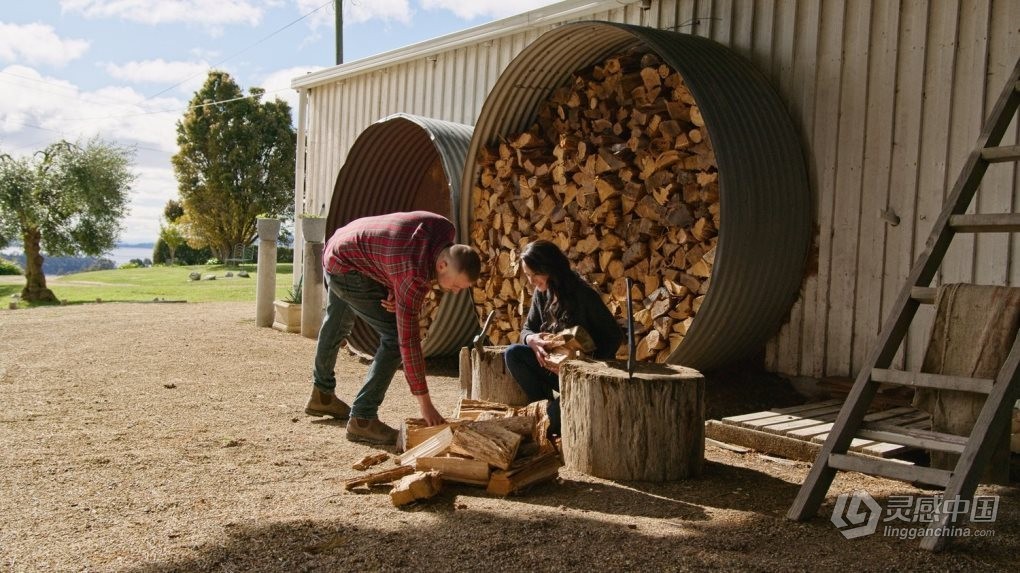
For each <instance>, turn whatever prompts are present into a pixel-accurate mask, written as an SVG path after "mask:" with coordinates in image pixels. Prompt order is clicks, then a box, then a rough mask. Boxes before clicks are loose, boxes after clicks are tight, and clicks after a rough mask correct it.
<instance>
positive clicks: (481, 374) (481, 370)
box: [471, 346, 528, 406]
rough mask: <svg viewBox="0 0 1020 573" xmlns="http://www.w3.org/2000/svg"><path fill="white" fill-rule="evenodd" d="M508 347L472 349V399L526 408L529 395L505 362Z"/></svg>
mask: <svg viewBox="0 0 1020 573" xmlns="http://www.w3.org/2000/svg"><path fill="white" fill-rule="evenodd" d="M504 350H506V346H483V347H482V349H481V351H479V350H478V349H477V348H472V349H471V397H472V398H473V399H475V400H487V401H489V402H499V403H501V404H507V405H509V406H526V405H527V404H528V395H527V394H525V393H524V390H521V387H520V386H519V385H518V384H517V381H516V380H514V377H513V376H512V375H511V374H510V373H509V372H508V371H507V369H506V362H504V361H503V351H504Z"/></svg>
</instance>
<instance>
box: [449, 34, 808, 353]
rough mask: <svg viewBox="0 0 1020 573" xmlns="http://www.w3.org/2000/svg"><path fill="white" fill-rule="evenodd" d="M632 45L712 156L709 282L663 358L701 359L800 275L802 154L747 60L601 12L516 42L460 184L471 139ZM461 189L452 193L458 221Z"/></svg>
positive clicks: (511, 127) (523, 120)
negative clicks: (687, 98)
mask: <svg viewBox="0 0 1020 573" xmlns="http://www.w3.org/2000/svg"><path fill="white" fill-rule="evenodd" d="M637 44H645V45H647V46H648V47H650V48H651V49H652V50H653V51H655V52H657V53H658V54H659V56H660V57H661V58H662V59H663V60H664V61H665V62H666V63H668V64H669V65H670V66H672V67H673V68H674V69H676V70H677V71H679V72H680V74H681V75H682V76H683V77H684V80H685V82H686V84H687V86H688V88H689V89H690V91H691V93H692V95H693V96H694V98H695V100H697V102H698V106H699V108H700V109H701V113H702V116H703V117H704V119H705V124H706V128H707V129H708V132H709V136H710V138H711V140H712V144H713V148H714V150H715V154H716V159H717V163H718V166H719V182H720V183H719V188H720V211H721V213H720V220H721V222H720V229H719V243H718V247H717V250H716V259H715V266H714V267H713V271H712V283H711V287H710V288H709V291H708V294H707V296H706V297H705V300H704V302H703V304H702V306H701V310H700V312H699V313H698V314H697V315H696V317H695V319H694V322H693V324H692V325H691V328H690V329H689V330H688V332H687V336H686V338H684V341H683V343H682V344H681V345H680V346H679V347H678V348H677V350H676V351H675V352H674V353H673V355H672V356H671V357H670V361H671V362H674V363H678V364H684V365H687V366H691V367H694V368H698V369H701V370H712V369H715V368H718V367H721V366H723V365H725V364H726V363H728V362H731V361H733V360H737V359H740V358H743V357H745V356H747V355H748V354H750V353H752V352H754V351H755V350H757V349H759V348H761V347H762V345H763V344H764V343H765V341H766V340H767V339H768V337H769V336H770V335H772V334H773V333H774V332H775V331H776V329H777V328H778V326H779V324H780V322H781V320H782V319H783V317H784V316H785V315H786V313H787V312H788V311H789V309H790V306H791V305H792V304H793V301H794V299H795V296H796V293H797V289H798V287H799V285H800V283H801V280H802V278H803V269H804V262H805V257H806V253H807V247H808V241H809V229H810V207H811V206H810V195H809V189H808V181H807V172H806V169H805V166H804V159H803V153H802V150H801V147H800V142H799V139H798V136H797V133H796V131H795V130H794V128H793V126H792V124H791V122H790V118H789V116H788V114H787V112H786V108H785V107H784V105H783V103H782V102H781V101H780V99H779V97H778V96H777V95H776V93H775V91H774V90H773V89H772V87H771V86H770V85H769V84H768V82H767V81H766V80H765V78H764V77H763V76H762V75H761V73H759V72H758V71H757V70H756V69H755V68H754V67H753V66H752V65H751V64H750V63H749V62H747V61H746V60H745V59H743V58H742V57H740V56H738V55H737V54H735V53H733V52H732V51H730V50H729V49H727V48H725V47H724V46H722V45H721V44H718V43H716V42H713V41H711V40H707V39H705V38H700V37H696V36H690V35H686V34H679V33H676V32H669V31H662V30H655V29H651V28H642V27H637V26H630V25H626V24H615V23H608V22H582V23H575V24H567V25H564V26H562V27H560V28H558V29H555V30H552V31H550V32H548V33H546V34H544V35H543V36H541V37H540V38H538V39H537V40H536V41H535V42H534V43H532V44H531V45H529V46H528V47H527V48H525V49H524V50H523V51H522V52H521V53H520V55H518V57H517V58H516V59H515V60H514V61H513V62H511V64H510V65H509V66H508V67H507V69H506V70H505V71H504V72H503V74H502V75H501V76H500V78H499V80H498V81H497V83H496V85H495V87H493V89H492V91H491V92H490V94H489V97H488V98H487V99H486V101H485V105H484V106H483V108H482V111H481V115H480V117H479V119H478V122H477V124H476V126H475V135H474V138H473V139H472V142H471V148H470V152H469V155H468V162H467V164H466V168H465V171H464V180H463V182H462V186H463V188H464V189H470V188H471V186H472V185H473V184H474V181H475V179H476V177H477V167H476V165H475V160H474V159H475V157H477V153H478V150H479V148H480V147H481V146H483V145H488V144H490V143H492V142H493V141H495V140H496V137H497V136H499V135H502V136H506V135H509V134H511V133H515V132H519V131H522V130H523V129H525V128H527V127H528V126H529V125H530V124H531V123H533V122H534V120H535V117H536V113H537V109H538V106H539V104H540V103H541V102H542V101H544V100H545V99H546V98H547V97H548V95H549V94H550V93H551V92H552V90H554V89H555V88H557V87H559V86H560V85H563V84H564V83H565V81H566V80H567V78H568V77H569V75H570V74H571V73H572V72H574V71H576V70H578V69H582V68H585V67H587V66H590V65H592V64H594V63H596V62H598V61H599V60H601V59H603V58H605V57H607V56H609V55H612V54H615V53H619V52H620V51H621V50H623V49H625V48H627V47H629V46H632V45H637ZM471 208H472V206H471V205H470V197H465V200H463V201H461V203H460V219H461V226H462V228H465V229H466V227H467V225H468V221H469V220H470V214H471Z"/></svg>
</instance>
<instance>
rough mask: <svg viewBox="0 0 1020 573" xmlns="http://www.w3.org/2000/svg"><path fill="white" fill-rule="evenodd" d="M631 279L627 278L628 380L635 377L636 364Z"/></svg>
mask: <svg viewBox="0 0 1020 573" xmlns="http://www.w3.org/2000/svg"><path fill="white" fill-rule="evenodd" d="M632 284H633V283H632V282H631V279H630V277H627V376H628V378H633V377H634V362H635V354H636V353H635V350H634V301H633V300H632V298H631V296H630V289H631V285H632Z"/></svg>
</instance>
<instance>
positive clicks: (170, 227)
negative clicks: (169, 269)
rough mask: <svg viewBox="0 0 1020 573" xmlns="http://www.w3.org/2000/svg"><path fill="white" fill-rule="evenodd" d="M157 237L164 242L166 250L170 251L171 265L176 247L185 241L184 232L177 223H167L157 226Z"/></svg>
mask: <svg viewBox="0 0 1020 573" xmlns="http://www.w3.org/2000/svg"><path fill="white" fill-rule="evenodd" d="M159 239H160V240H161V241H163V243H164V244H166V248H167V250H169V251H170V265H171V266H172V265H173V264H174V255H175V254H176V253H177V249H178V248H180V246H181V245H183V244H184V242H185V238H184V234H183V233H182V232H181V229H180V227H179V226H178V225H177V223H167V224H166V225H160V226H159Z"/></svg>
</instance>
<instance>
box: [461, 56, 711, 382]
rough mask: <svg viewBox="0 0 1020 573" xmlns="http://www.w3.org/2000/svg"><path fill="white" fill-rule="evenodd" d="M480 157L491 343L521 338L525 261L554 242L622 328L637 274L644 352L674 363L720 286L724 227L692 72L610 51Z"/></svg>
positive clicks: (477, 210)
mask: <svg viewBox="0 0 1020 573" xmlns="http://www.w3.org/2000/svg"><path fill="white" fill-rule="evenodd" d="M478 164H479V166H480V174H479V178H478V180H477V181H476V182H475V185H474V186H473V188H472V205H473V213H472V222H471V236H470V240H471V243H472V245H473V246H474V247H476V248H477V249H479V251H480V252H481V253H482V260H483V261H484V262H483V266H482V279H481V281H480V282H479V284H478V286H476V287H475V289H474V292H473V295H474V300H475V304H476V306H477V307H478V310H479V314H480V315H481V316H486V315H487V314H488V312H489V311H490V310H493V309H495V310H496V311H497V317H498V319H497V320H496V321H495V327H494V328H493V329H492V331H491V332H490V338H491V339H492V342H493V344H510V343H514V342H517V340H518V337H519V331H520V328H521V323H522V322H523V320H524V316H525V315H526V313H527V309H528V304H529V295H528V293H527V290H526V288H525V279H524V278H523V276H522V275H521V274H519V273H518V265H519V259H518V257H519V255H520V252H521V250H522V249H523V248H524V246H525V245H527V244H528V242H530V241H532V240H534V239H547V240H550V241H552V242H554V243H556V244H557V245H558V246H559V247H560V249H562V250H563V251H564V252H565V253H566V254H567V257H568V258H569V259H570V261H571V263H572V264H573V266H574V268H575V269H576V270H577V271H578V272H579V273H580V274H581V275H582V276H583V277H585V278H586V279H587V280H588V281H589V282H591V283H592V284H593V285H594V286H595V287H596V289H597V290H599V292H601V293H602V297H603V300H604V301H605V302H606V304H607V305H608V306H609V308H610V310H611V311H612V312H613V314H614V315H615V316H616V317H617V318H618V319H619V320H620V322H621V323H623V322H624V321H625V317H624V313H625V312H626V303H625V301H626V294H627V287H626V281H625V278H626V277H630V278H631V279H633V280H634V286H633V289H632V295H633V300H634V310H635V331H636V335H637V340H638V341H639V343H638V348H637V355H638V358H639V359H641V360H656V361H659V362H662V361H664V360H665V359H666V357H667V356H668V355H669V354H670V352H672V351H673V350H674V349H675V348H676V347H677V346H678V345H679V344H680V343H681V342H682V341H683V337H684V334H685V333H686V332H687V328H688V327H689V326H690V324H691V321H692V318H693V316H694V315H695V314H696V313H697V312H698V309H699V308H700V306H701V302H702V300H703V299H704V295H705V293H706V292H707V291H708V286H709V278H710V276H711V274H712V265H713V262H714V259H715V248H716V242H717V234H718V229H719V183H718V170H717V166H716V160H715V154H714V153H713V151H712V146H711V143H710V142H709V138H708V132H707V131H706V129H705V123H704V121H703V119H702V117H701V113H700V111H699V109H698V106H697V104H696V103H695V101H694V98H693V97H692V96H691V94H690V92H689V91H688V90H687V87H686V86H685V85H684V81H683V79H682V78H681V77H680V74H679V73H678V72H676V71H675V70H673V69H672V68H671V67H669V66H668V65H666V64H664V63H662V61H661V60H660V59H659V57H658V56H657V55H656V54H654V53H649V52H642V51H640V50H635V51H631V52H627V53H624V54H619V55H616V56H613V57H610V58H607V59H605V60H604V61H602V62H600V63H598V64H596V65H594V66H592V67H591V68H588V69H584V70H581V71H578V72H576V73H574V74H573V75H572V76H571V79H570V81H569V82H568V84H567V85H565V86H562V87H559V88H558V89H556V90H554V91H553V92H552V94H551V96H550V97H549V99H548V100H547V101H546V102H544V103H543V104H542V105H541V107H540V109H539V111H538V120H537V122H536V123H535V124H533V125H532V126H531V127H530V128H529V129H528V130H527V131H525V132H523V133H518V134H514V135H510V136H508V137H505V138H502V139H501V141H499V142H498V143H497V144H494V145H492V146H490V147H488V148H484V149H482V150H481V151H480V153H479V158H478ZM622 355H623V350H622V349H621V357H622Z"/></svg>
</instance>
